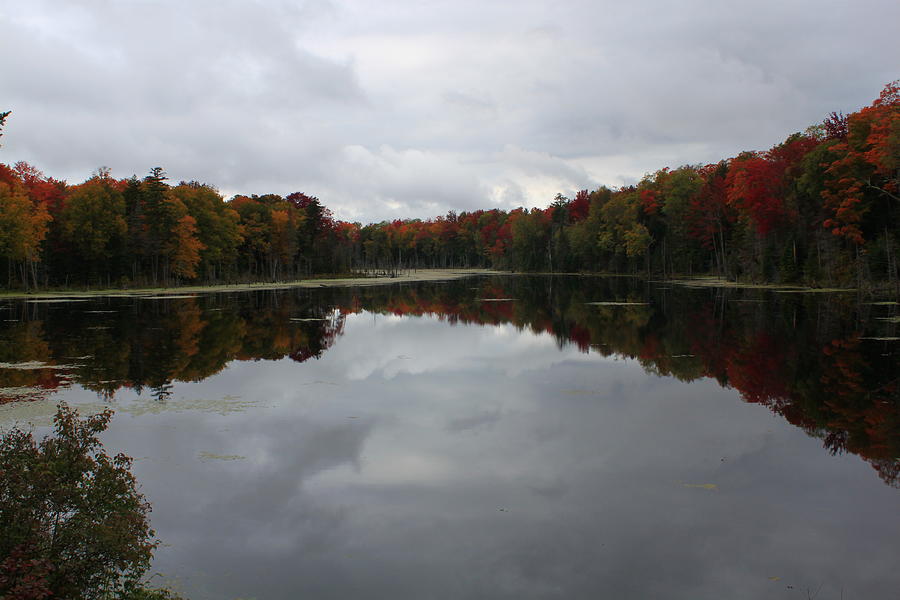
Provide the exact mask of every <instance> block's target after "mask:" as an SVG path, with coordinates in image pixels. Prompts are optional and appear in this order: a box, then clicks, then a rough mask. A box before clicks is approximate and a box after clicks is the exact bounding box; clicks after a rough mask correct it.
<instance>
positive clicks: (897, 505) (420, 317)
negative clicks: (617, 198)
mask: <svg viewBox="0 0 900 600" xmlns="http://www.w3.org/2000/svg"><path fill="white" fill-rule="evenodd" d="M590 303H601V304H590ZM897 314H898V307H897V305H892V304H873V303H867V302H864V301H861V300H860V299H859V298H857V297H856V296H855V295H853V294H821V295H814V294H796V293H775V292H772V291H761V290H735V289H731V290H723V289H700V290H686V289H677V288H671V287H669V286H666V285H663V284H653V283H649V284H648V283H646V282H642V281H638V280H632V279H624V278H588V277H585V278H577V277H573V278H559V277H556V278H549V277H543V278H541V277H537V278H527V277H496V278H479V279H467V280H462V281H456V282H446V283H436V284H406V285H393V286H381V287H370V288H358V289H352V288H346V289H318V290H289V291H280V292H271V291H269V292H254V293H233V294H209V295H202V296H197V297H188V298H173V299H153V298H104V299H96V300H89V301H82V302H70V303H58V302H23V301H16V302H6V303H3V304H0V363H3V366H0V388H2V389H0V402H2V405H0V424H3V426H8V425H9V424H10V423H11V422H12V421H14V420H16V419H18V420H20V421H21V420H31V421H33V422H35V423H37V425H38V427H39V429H41V430H43V427H44V426H46V424H47V423H48V422H49V416H50V415H51V414H52V413H53V410H54V404H55V402H57V401H59V400H65V401H67V402H69V403H72V404H76V405H79V406H81V408H82V410H84V411H90V410H94V409H98V408H100V407H101V406H103V405H105V404H110V405H112V406H114V407H115V408H116V409H117V415H116V417H115V419H114V420H113V423H112V426H111V428H110V430H109V431H108V432H107V434H106V437H105V441H106V443H107V446H108V447H109V448H110V449H112V450H115V451H118V450H122V451H125V452H126V453H128V454H130V455H132V456H134V457H136V458H137V461H136V463H135V472H136V475H137V476H138V478H139V480H140V481H141V483H142V486H143V491H144V493H145V494H146V495H147V497H148V499H149V500H150V501H151V503H152V504H153V507H154V511H153V524H154V527H155V528H156V530H157V533H158V536H159V537H160V538H161V540H162V541H163V545H162V546H161V547H160V548H159V550H158V551H157V561H156V564H155V570H156V571H158V572H160V573H162V574H163V578H162V581H164V582H168V583H171V584H173V585H175V587H176V589H179V590H180V591H182V592H184V593H185V594H186V595H187V596H189V597H191V598H194V599H196V600H200V599H206V598H210V599H212V598H259V599H271V598H296V597H303V598H357V597H365V598H392V599H395V598H692V599H693V598H717V599H718V598H748V599H749V598H754V599H755V598H800V599H808V598H811V597H817V598H819V599H820V600H826V599H831V598H835V599H838V598H844V599H852V598H867V599H872V598H897V597H898V590H900V571H898V569H897V559H898V556H900V552H898V551H900V510H898V509H900V489H898V488H900V379H898V378H900V342H898V341H897V340H896V336H898V329H900V325H898V324H897V323H896V322H894V321H896V319H895V317H896V315H897ZM892 319H893V321H892ZM891 338H894V339H891ZM154 581H156V582H160V581H161V578H159V577H157V578H156V579H155V580H154Z"/></svg>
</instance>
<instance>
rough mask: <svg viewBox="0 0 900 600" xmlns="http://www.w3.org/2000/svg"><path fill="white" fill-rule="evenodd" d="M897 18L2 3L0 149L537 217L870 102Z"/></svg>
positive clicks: (422, 206)
mask: <svg viewBox="0 0 900 600" xmlns="http://www.w3.org/2000/svg"><path fill="white" fill-rule="evenodd" d="M898 21H900V7H898V5H897V4H896V3H893V2H888V1H887V0H863V1H861V2H857V3H854V4H853V5H850V4H847V3H842V2H832V1H827V2H824V3H823V2H811V1H802V2H789V3H788V2H775V1H765V2H756V3H738V2H720V3H716V4H709V3H707V2H700V1H699V0H697V1H692V2H686V3H664V2H641V3H630V4H622V3H614V2H589V1H587V0H585V1H572V2H566V3H564V4H558V3H549V2H547V1H546V0H523V1H522V2H517V3H515V4H509V3H505V2H487V3H484V2H479V3H475V2H468V1H461V2H453V3H448V2H437V1H431V2H420V3H415V4H410V3H408V2H401V1H399V0H394V1H385V2H379V3H378V4H377V6H376V5H373V4H371V3H369V2H361V1H350V2H341V3H329V2H312V1H310V2H278V1H258V2H238V1H236V0H232V1H226V2H211V1H209V0H200V1H196V2H190V3H183V2H182V3H177V2H173V1H168V0H166V1H162V0H161V1H159V2H112V1H109V0H82V1H80V2H66V3H63V2H56V1H53V0H43V1H40V0H38V1H34V2H28V3H22V2H14V1H13V0H0V72H2V80H0V86H2V88H0V103H2V105H3V106H2V108H3V109H4V110H12V111H13V115H12V117H11V118H10V120H9V121H8V123H7V127H6V130H5V132H4V148H3V150H2V154H0V160H2V161H3V162H8V163H12V162H15V161H17V160H27V161H29V162H32V163H33V164H35V165H36V166H38V167H39V168H42V169H44V170H45V171H46V172H47V173H48V174H51V175H54V176H57V177H63V178H67V179H69V180H71V181H80V180H82V179H84V178H86V177H87V176H88V175H89V174H90V173H91V172H92V171H93V170H94V169H96V168H97V167H98V166H100V165H108V166H110V167H112V168H113V171H114V173H115V174H117V175H119V176H128V175H130V174H132V173H137V174H142V173H144V172H146V171H147V170H148V169H149V168H150V167H152V166H156V165H162V166H164V167H165V168H166V169H167V171H168V172H169V173H170V175H171V177H172V178H173V179H176V180H177V179H182V178H183V179H199V180H204V181H208V182H210V183H213V184H216V185H217V186H219V187H220V188H221V189H222V190H223V191H224V192H225V193H228V194H231V193H266V192H276V193H282V194H286V193H289V192H292V191H296V190H303V191H306V192H308V193H312V194H315V195H317V196H319V197H320V198H321V199H322V200H323V201H324V202H325V203H326V204H327V205H329V206H330V207H332V208H333V209H334V210H335V212H336V213H337V215H338V216H339V217H341V218H347V219H355V220H361V221H370V220H380V219H384V218H397V217H401V216H413V217H426V216H433V215H437V214H443V213H445V212H447V211H448V210H456V211H461V210H470V209H473V208H482V207H483V208H489V207H492V206H502V207H504V208H508V207H509V203H510V202H515V203H521V204H524V205H526V206H534V205H541V206H543V205H546V204H547V203H548V202H549V201H550V200H551V199H552V197H553V195H555V193H556V192H563V193H566V194H568V193H571V192H572V191H574V190H576V189H579V188H583V187H596V186H598V185H600V184H607V185H621V184H623V183H627V182H631V181H635V180H637V179H639V178H640V177H641V175H643V174H644V173H646V172H651V171H655V170H656V169H659V168H661V167H664V166H678V165H680V164H685V163H698V162H707V161H713V160H717V159H719V158H722V157H726V156H732V155H734V154H736V153H737V152H740V151H741V150H744V149H759V148H767V147H769V146H771V145H773V144H775V143H777V142H779V141H781V140H782V139H784V137H786V136H787V135H788V134H790V133H792V132H794V131H798V130H802V129H804V128H805V127H806V126H808V125H810V124H813V123H816V122H819V121H821V119H822V118H823V117H824V116H825V115H827V114H828V112H830V111H832V110H843V111H845V112H847V111H851V110H855V109H857V108H859V107H861V106H864V105H866V104H868V103H869V102H870V101H871V100H872V99H873V98H874V97H876V96H877V94H878V92H879V91H880V89H881V86H883V85H884V84H885V83H886V82H888V81H889V80H891V79H895V78H896V77H898V72H897V68H896V56H898V55H900V41H898V38H897V36H896V35H895V32H894V31H893V28H894V24H895V23H897V22H898ZM510 149H516V150H515V151H510ZM523 154H525V155H529V156H541V157H542V159H541V160H540V161H538V163H537V164H535V163H534V162H533V161H532V162H529V161H527V160H524V161H523V159H522V156H523Z"/></svg>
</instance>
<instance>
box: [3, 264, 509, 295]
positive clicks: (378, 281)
mask: <svg viewBox="0 0 900 600" xmlns="http://www.w3.org/2000/svg"><path fill="white" fill-rule="evenodd" d="M502 273H503V271H495V270H491V269H404V270H401V271H398V272H397V275H396V276H390V275H378V276H373V277H336V278H325V279H301V280H298V281H279V282H268V283H265V282H264V283H234V284H221V285H184V286H179V287H166V288H160V287H157V288H127V289H117V288H109V289H97V290H47V291H35V292H20V291H0V300H3V299H17V298H27V299H48V298H92V297H103V296H147V295H151V294H152V295H159V296H164V295H173V296H174V295H183V294H197V293H209V292H245V291H252V290H280V289H289V288H318V287H347V286H369V285H383V284H386V283H412V282H416V281H447V280H451V279H461V278H463V277H469V276H472V275H498V274H502Z"/></svg>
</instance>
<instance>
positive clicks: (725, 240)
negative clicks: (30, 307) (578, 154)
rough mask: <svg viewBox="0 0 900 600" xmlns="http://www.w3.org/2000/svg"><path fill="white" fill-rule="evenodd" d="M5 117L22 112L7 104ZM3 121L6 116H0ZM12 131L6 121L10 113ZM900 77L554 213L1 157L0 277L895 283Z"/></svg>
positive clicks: (899, 230)
mask: <svg viewBox="0 0 900 600" xmlns="http://www.w3.org/2000/svg"><path fill="white" fill-rule="evenodd" d="M0 115H2V117H3V118H4V119H5V118H6V117H8V116H9V113H0ZM0 124H2V122H0ZM7 126H9V123H7ZM898 214H900V81H895V82H893V83H890V84H888V85H887V86H886V87H885V88H884V90H883V92H882V93H881V95H880V96H879V98H877V99H876V100H875V101H874V102H872V104H871V105H870V106H867V107H865V108H863V109H861V110H859V111H857V112H854V113H852V114H849V115H846V116H845V115H842V114H838V113H832V114H831V115H830V116H828V117H827V118H826V119H825V120H824V121H823V122H822V123H821V124H819V125H815V126H812V127H809V128H808V129H807V130H806V131H805V132H803V133H795V134H792V135H790V136H788V137H787V139H785V140H784V141H783V142H782V143H780V144H777V145H776V146H774V147H772V148H771V149H769V150H766V151H755V152H743V153H741V154H739V155H738V156H735V157H732V158H728V159H724V160H721V161H720V162H718V163H715V164H708V165H686V166H681V167H678V168H674V169H673V168H663V169H660V170H658V171H656V172H655V173H652V174H648V175H647V176H645V177H644V178H643V180H642V181H640V183H638V184H637V185H633V186H627V187H622V188H618V189H610V188H607V187H600V188H599V189H597V190H594V191H588V190H582V191H580V192H578V193H577V194H575V197H574V198H567V197H565V196H563V195H562V194H558V195H557V196H556V198H555V199H553V200H552V202H551V204H550V205H549V206H548V207H547V208H545V209H538V208H532V209H530V210H527V209H525V208H517V209H515V210H511V211H504V210H499V209H492V210H478V211H474V212H462V213H459V214H455V213H453V212H451V213H448V214H447V215H444V216H439V217H435V218H433V219H428V220H424V221H423V220H395V221H393V222H381V223H372V224H368V225H361V224H359V223H348V222H343V221H339V220H335V219H334V218H333V216H332V213H331V212H330V210H329V209H328V208H327V207H326V206H325V205H324V204H323V203H322V202H321V201H320V200H319V199H317V198H315V197H312V196H309V195H306V194H304V193H300V192H297V193H292V194H289V195H287V196H280V195H276V194H263V195H255V194H254V195H251V196H245V195H237V196H234V197H233V198H231V199H228V200H226V199H224V198H223V196H222V195H221V194H220V193H219V191H218V190H217V189H216V188H215V187H214V186H212V185H209V184H204V183H199V182H196V181H189V182H186V181H182V182H180V183H178V184H177V185H175V184H173V183H172V182H170V181H168V179H167V177H166V173H165V171H164V170H163V169H162V168H160V167H155V168H153V169H151V170H150V172H149V174H148V175H147V176H145V177H143V178H138V177H136V176H134V177H131V178H129V179H116V178H114V177H113V176H112V174H111V173H110V172H109V171H108V169H105V168H100V169H99V170H98V171H97V172H96V173H95V174H94V175H93V176H92V177H91V178H90V179H88V180H87V181H85V182H83V183H79V184H76V185H70V184H68V183H66V182H65V181H60V180H57V179H54V178H53V177H51V176H48V175H45V174H44V173H42V172H41V171H40V170H38V169H37V168H35V167H34V166H32V165H30V164H27V163H24V162H19V163H16V164H15V165H14V166H7V165H4V164H0V257H2V258H3V259H5V261H4V262H5V263H6V276H5V278H4V281H3V282H2V283H0V285H2V286H4V287H7V288H19V289H26V290H27V289H32V288H46V287H68V286H107V287H119V286H121V287H132V286H147V285H152V286H158V285H178V284H181V283H185V282H189V281H190V282H198V283H222V282H225V283H233V282H246V281H281V280H291V279H296V278H301V277H308V276H310V275H314V274H319V273H346V272H350V271H356V270H361V269H364V268H366V269H369V268H373V269H381V270H395V269H402V268H414V267H450V266H452V267H476V266H490V267H493V268H497V269H506V270H515V271H530V272H576V271H581V272H613V273H634V274H644V273H646V274H654V275H662V276H668V275H675V274H684V275H689V274H701V273H711V274H716V275H719V276H722V277H726V278H729V279H733V280H742V281H757V282H778V283H798V284H806V285H811V286H836V285H841V286H848V285H849V286H861V287H870V286H872V285H881V286H883V287H887V286H889V287H894V286H897V285H898V265H897V248H898V247H900V218H898Z"/></svg>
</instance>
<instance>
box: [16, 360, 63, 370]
mask: <svg viewBox="0 0 900 600" xmlns="http://www.w3.org/2000/svg"><path fill="white" fill-rule="evenodd" d="M77 368H78V365H51V364H48V363H45V362H41V361H39V360H27V361H24V362H18V363H8V362H0V369H15V370H17V371H35V370H38V369H77Z"/></svg>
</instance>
